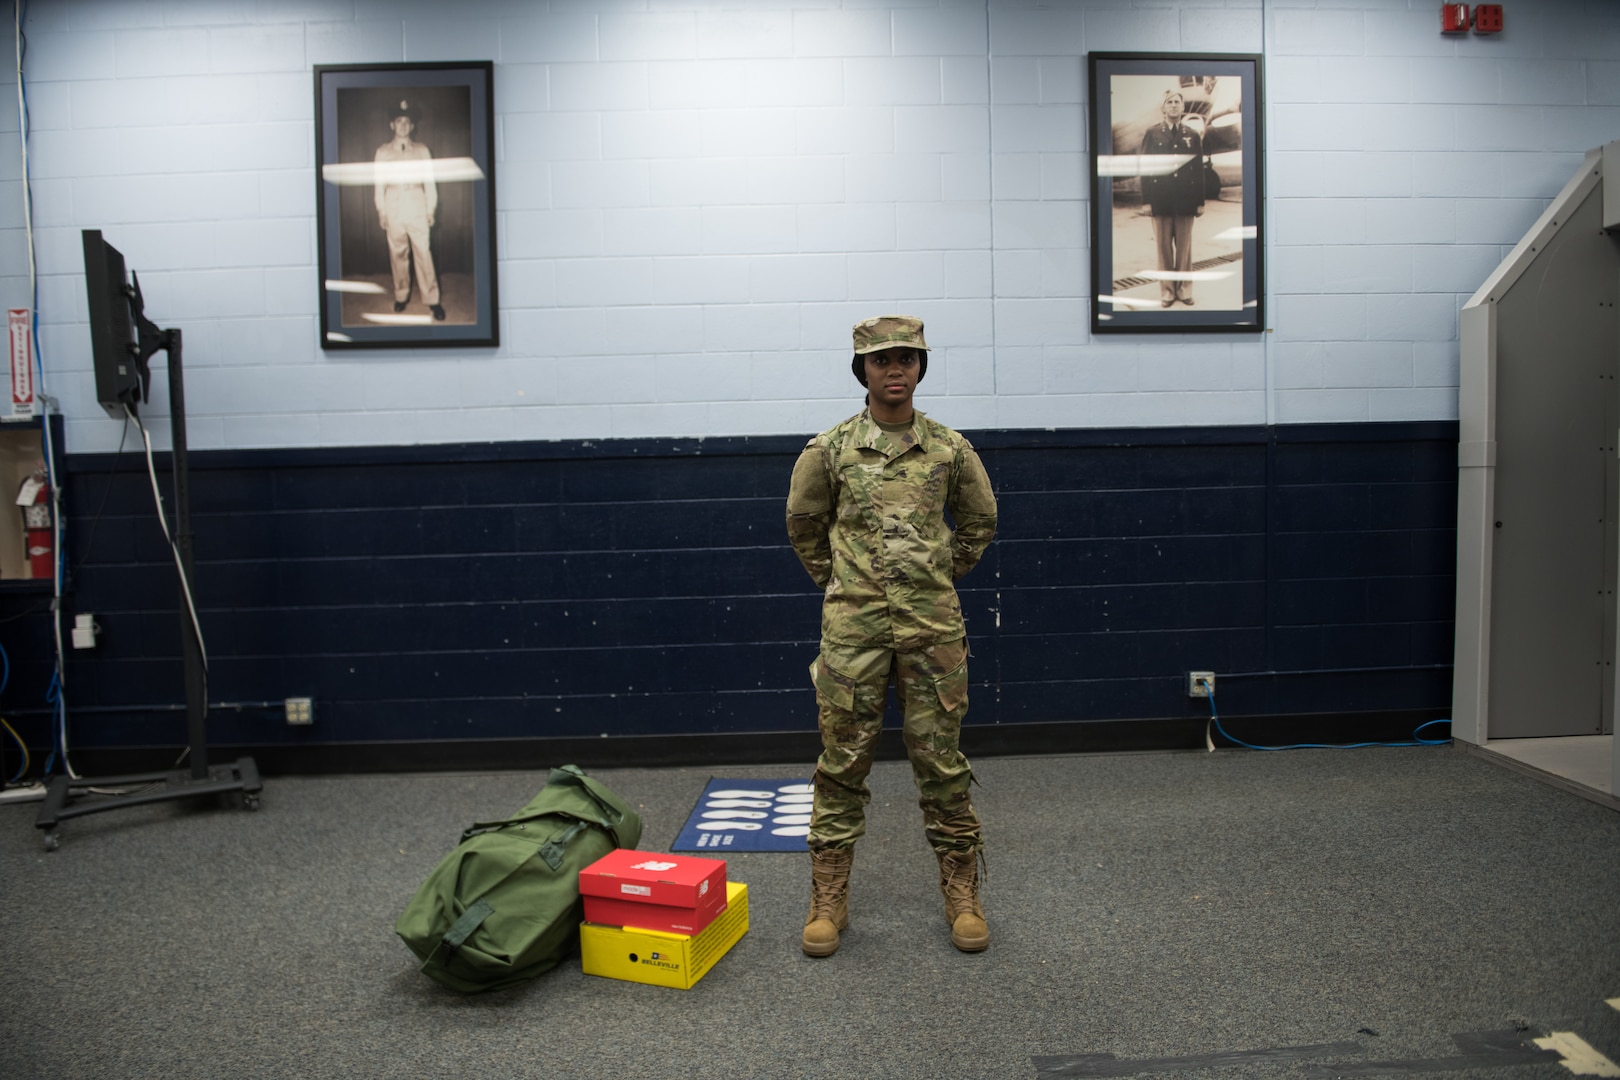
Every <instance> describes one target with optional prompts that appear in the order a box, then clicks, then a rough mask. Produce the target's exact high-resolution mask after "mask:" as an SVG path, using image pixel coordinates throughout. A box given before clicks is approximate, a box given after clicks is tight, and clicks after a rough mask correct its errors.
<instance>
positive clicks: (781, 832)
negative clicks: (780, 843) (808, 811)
mask: <svg viewBox="0 0 1620 1080" xmlns="http://www.w3.org/2000/svg"><path fill="white" fill-rule="evenodd" d="M771 835H772V836H809V835H810V826H808V825H783V826H782V827H781V828H780V829H772V830H771Z"/></svg>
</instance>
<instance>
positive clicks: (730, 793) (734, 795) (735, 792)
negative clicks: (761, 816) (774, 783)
mask: <svg viewBox="0 0 1620 1080" xmlns="http://www.w3.org/2000/svg"><path fill="white" fill-rule="evenodd" d="M774 794H776V793H775V792H773V791H744V790H743V789H742V788H727V789H726V790H725V791H711V792H709V798H711V799H769V798H770V797H771V796H772V795H774Z"/></svg>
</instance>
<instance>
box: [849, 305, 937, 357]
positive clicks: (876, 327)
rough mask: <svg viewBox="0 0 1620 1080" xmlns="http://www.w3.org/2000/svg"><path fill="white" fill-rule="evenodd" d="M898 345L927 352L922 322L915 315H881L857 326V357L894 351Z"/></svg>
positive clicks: (865, 320) (864, 320) (863, 321)
mask: <svg viewBox="0 0 1620 1080" xmlns="http://www.w3.org/2000/svg"><path fill="white" fill-rule="evenodd" d="M896 345H909V346H911V347H912V348H913V349H921V350H922V351H923V352H927V351H928V342H926V341H924V340H923V324H922V320H921V319H919V318H917V317H915V316H913V315H879V316H877V317H876V318H872V319H863V320H862V321H860V322H858V323H856V324H855V355H856V356H864V355H865V354H867V353H869V352H877V351H878V350H879V349H892V348H894V347H895V346H896Z"/></svg>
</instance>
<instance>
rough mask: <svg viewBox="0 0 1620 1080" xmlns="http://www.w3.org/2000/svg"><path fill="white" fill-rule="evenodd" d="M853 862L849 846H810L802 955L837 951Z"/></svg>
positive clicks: (845, 919)
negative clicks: (808, 894)
mask: <svg viewBox="0 0 1620 1080" xmlns="http://www.w3.org/2000/svg"><path fill="white" fill-rule="evenodd" d="M854 862H855V849H854V848H852V847H844V848H822V849H821V850H819V851H817V850H815V849H813V848H812V849H811V851H810V914H808V915H806V916H805V917H804V951H805V955H807V956H831V955H832V954H833V953H835V952H837V951H838V931H840V930H842V929H844V928H845V927H847V926H848V925H849V868H850V866H851V865H853V863H854Z"/></svg>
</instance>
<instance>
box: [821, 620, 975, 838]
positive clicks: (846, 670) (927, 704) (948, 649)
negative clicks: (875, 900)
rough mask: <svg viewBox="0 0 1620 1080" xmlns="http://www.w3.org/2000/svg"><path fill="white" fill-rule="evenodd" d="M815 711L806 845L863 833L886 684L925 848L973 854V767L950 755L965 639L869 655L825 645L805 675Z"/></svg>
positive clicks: (961, 711)
mask: <svg viewBox="0 0 1620 1080" xmlns="http://www.w3.org/2000/svg"><path fill="white" fill-rule="evenodd" d="M810 672H811V677H812V678H813V679H814V681H815V685H816V704H817V706H818V707H819V710H820V722H821V747H822V750H821V758H820V760H819V761H817V762H816V777H815V788H816V791H815V805H814V807H813V809H812V811H811V815H810V836H809V841H810V847H811V848H830V847H848V846H849V845H851V844H853V843H855V841H856V840H857V839H859V838H860V837H861V836H862V835H863V834H864V833H865V832H866V804H867V802H868V801H870V800H871V797H872V793H871V790H870V789H869V788H868V787H867V786H866V777H867V774H868V773H870V772H871V771H872V758H873V755H874V754H875V753H876V751H877V741H878V735H879V733H880V732H881V731H882V729H883V707H884V703H885V701H886V699H887V698H888V693H889V682H890V679H891V677H892V678H893V679H894V681H895V682H896V683H897V684H898V689H899V695H900V709H901V712H902V714H903V715H904V718H905V727H904V732H903V734H904V738H905V744H906V754H907V756H908V757H910V759H911V773H912V776H913V778H914V779H915V780H916V782H917V791H918V796H919V797H918V799H917V805H918V806H920V807H922V812H923V828H924V831H925V832H926V833H927V836H928V843H929V844H930V845H931V846H932V847H933V848H934V850H935V851H937V852H947V851H977V850H978V849H979V847H980V846H981V844H982V837H981V834H980V829H979V817H978V815H977V814H976V813H974V811H973V800H972V798H971V796H970V795H969V793H968V785H969V784H970V783H971V782H972V780H973V769H972V767H971V766H970V765H969V764H968V760H967V758H965V757H963V756H962V751H961V750H960V749H959V748H958V739H959V737H960V735H961V730H962V718H963V717H964V716H966V715H967V685H968V676H967V640H966V639H965V638H963V639H959V640H957V641H950V642H945V643H944V644H940V645H932V646H929V647H927V648H924V649H917V650H905V649H900V650H896V649H869V648H860V647H854V646H847V645H833V644H829V643H827V642H823V643H822V646H821V655H820V656H818V657H817V658H816V662H815V663H814V664H812V665H811V668H810Z"/></svg>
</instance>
